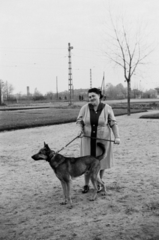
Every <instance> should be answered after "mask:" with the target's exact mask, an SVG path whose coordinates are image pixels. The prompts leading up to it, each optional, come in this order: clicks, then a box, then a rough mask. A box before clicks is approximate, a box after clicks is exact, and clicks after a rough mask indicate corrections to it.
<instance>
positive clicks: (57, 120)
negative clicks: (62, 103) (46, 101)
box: [0, 106, 143, 131]
mask: <svg viewBox="0 0 159 240" xmlns="http://www.w3.org/2000/svg"><path fill="white" fill-rule="evenodd" d="M80 107H81V106H76V107H59V108H56V107H50V108H48V107H47V108H41V109H39V108H38V109H36V108H33V109H26V108H25V109H22V108H20V110H14V111H13V109H12V111H0V131H6V130H16V129H24V128H32V127H38V126H48V125H54V124H61V123H69V122H74V121H76V118H77V116H78V113H79V110H80ZM141 111H143V110H141V109H138V110H137V109H134V110H132V113H133V112H141ZM114 114H115V116H119V115H124V114H127V110H126V109H114Z"/></svg>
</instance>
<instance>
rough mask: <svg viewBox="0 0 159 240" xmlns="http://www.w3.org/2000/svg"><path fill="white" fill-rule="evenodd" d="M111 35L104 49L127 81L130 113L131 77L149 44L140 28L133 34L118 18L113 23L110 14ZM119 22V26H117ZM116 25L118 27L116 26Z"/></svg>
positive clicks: (140, 62) (144, 57)
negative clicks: (116, 21)
mask: <svg viewBox="0 0 159 240" xmlns="http://www.w3.org/2000/svg"><path fill="white" fill-rule="evenodd" d="M110 19H111V28H112V29H111V30H112V35H110V34H109V38H110V42H107V43H108V44H109V45H108V46H107V49H108V50H106V51H105V54H106V55H107V56H108V58H109V59H110V60H111V61H113V62H114V63H115V64H117V65H118V66H120V67H121V68H122V69H123V73H124V79H125V81H126V82H127V103H128V104H127V114H128V115H130V114H131V107H130V96H131V79H132V76H133V75H134V74H135V73H136V70H137V68H138V66H139V65H141V64H142V65H143V64H145V59H146V58H147V57H148V55H149V54H150V53H151V52H152V50H150V47H149V46H145V45H144V42H143V38H142V37H141V30H140V31H137V29H136V33H135V36H132V35H131V34H130V31H128V30H126V27H125V25H126V24H124V22H123V19H122V20H121V21H119V20H118V23H117V24H116V25H115V24H114V21H113V19H112V16H111V14H110ZM119 24H120V26H119ZM117 26H118V27H117Z"/></svg>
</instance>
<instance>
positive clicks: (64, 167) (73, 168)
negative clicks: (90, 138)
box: [32, 142, 106, 208]
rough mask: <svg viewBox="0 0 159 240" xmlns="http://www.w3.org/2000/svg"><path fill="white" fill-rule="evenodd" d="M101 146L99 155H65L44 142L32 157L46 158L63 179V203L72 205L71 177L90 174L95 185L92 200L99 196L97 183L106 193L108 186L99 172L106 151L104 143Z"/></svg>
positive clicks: (61, 179)
mask: <svg viewBox="0 0 159 240" xmlns="http://www.w3.org/2000/svg"><path fill="white" fill-rule="evenodd" d="M97 145H98V146H99V147H100V148H101V150H102V154H101V155H100V156H98V157H93V156H83V157H77V158H75V157H65V156H63V155H61V154H58V153H56V152H55V151H53V150H51V149H50V148H49V146H48V144H46V143H45V142H44V147H43V148H42V149H40V151H39V152H38V153H37V154H35V155H33V156H32V158H33V159H34V160H35V161H38V160H46V161H47V162H49V164H50V166H51V167H52V169H53V170H54V172H55V174H56V176H57V178H58V179H59V180H60V181H61V185H62V188H63V195H64V201H63V202H62V203H61V204H67V203H68V204H69V205H68V206H69V207H70V208H71V207H72V200H71V194H70V190H71V178H75V177H79V176H81V175H82V174H84V173H85V174H89V176H90V179H91V182H92V184H93V187H94V194H93V196H92V197H91V199H90V200H92V201H93V200H95V199H96V197H97V184H101V186H102V187H103V190H104V192H103V193H104V195H105V194H106V187H105V185H104V183H103V182H102V181H101V180H100V179H99V177H98V172H99V170H100V160H101V159H102V158H103V155H104V153H105V147H104V145H103V144H102V143H97Z"/></svg>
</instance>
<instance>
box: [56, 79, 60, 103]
mask: <svg viewBox="0 0 159 240" xmlns="http://www.w3.org/2000/svg"><path fill="white" fill-rule="evenodd" d="M56 96H57V101H58V99H59V94H58V78H57V77H56Z"/></svg>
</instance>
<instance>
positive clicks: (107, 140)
mask: <svg viewBox="0 0 159 240" xmlns="http://www.w3.org/2000/svg"><path fill="white" fill-rule="evenodd" d="M82 137H87V138H91V139H96V140H102V141H106V142H113V143H115V141H114V140H109V139H103V138H95V137H90V136H86V135H83V136H82Z"/></svg>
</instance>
